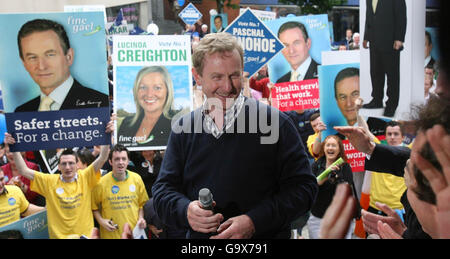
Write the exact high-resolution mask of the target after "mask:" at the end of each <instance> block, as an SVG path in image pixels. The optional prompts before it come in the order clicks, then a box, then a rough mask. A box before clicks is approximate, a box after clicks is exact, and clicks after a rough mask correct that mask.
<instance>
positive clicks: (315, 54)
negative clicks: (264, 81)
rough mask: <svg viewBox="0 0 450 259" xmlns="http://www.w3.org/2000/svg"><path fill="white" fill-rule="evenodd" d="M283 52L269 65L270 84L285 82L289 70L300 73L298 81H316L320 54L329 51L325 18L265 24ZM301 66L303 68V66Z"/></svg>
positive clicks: (293, 18) (304, 18) (291, 19)
mask: <svg viewBox="0 0 450 259" xmlns="http://www.w3.org/2000/svg"><path fill="white" fill-rule="evenodd" d="M265 24H266V25H267V27H268V28H269V29H270V30H271V31H272V32H273V33H274V35H276V36H277V37H278V39H279V40H280V41H281V42H282V43H283V44H284V46H285V48H284V49H283V50H282V51H281V53H279V54H278V55H277V56H276V57H274V58H273V59H272V60H271V61H270V62H269V76H270V81H271V82H272V83H281V82H287V81H289V80H290V77H289V76H288V74H289V73H290V72H291V71H292V70H297V69H299V70H301V68H299V67H300V66H302V64H305V65H306V62H308V66H307V67H305V68H304V69H303V71H304V74H303V75H300V76H299V79H301V80H307V79H317V78H318V74H317V66H318V65H320V64H321V63H322V57H321V52H322V51H329V50H330V49H331V48H330V31H329V29H328V16H327V15H309V16H297V17H283V18H279V19H276V20H272V21H267V22H265ZM305 65H304V66H305Z"/></svg>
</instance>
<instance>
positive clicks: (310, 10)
mask: <svg viewBox="0 0 450 259" xmlns="http://www.w3.org/2000/svg"><path fill="white" fill-rule="evenodd" d="M280 2H281V3H285V4H295V5H297V6H299V7H300V8H301V11H302V14H322V13H328V12H329V11H331V9H332V8H333V6H335V5H342V4H345V3H347V0H280Z"/></svg>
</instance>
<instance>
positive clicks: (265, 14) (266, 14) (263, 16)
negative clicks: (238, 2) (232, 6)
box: [239, 8, 277, 22]
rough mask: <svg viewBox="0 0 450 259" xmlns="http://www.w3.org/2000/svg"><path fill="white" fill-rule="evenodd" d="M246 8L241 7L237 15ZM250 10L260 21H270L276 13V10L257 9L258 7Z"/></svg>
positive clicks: (275, 16) (274, 17)
mask: <svg viewBox="0 0 450 259" xmlns="http://www.w3.org/2000/svg"><path fill="white" fill-rule="evenodd" d="M247 9H248V8H241V9H239V15H242V14H243V13H244V12H245V11H246V10H247ZM252 12H253V14H254V15H255V16H256V17H258V19H259V20H261V21H262V22H266V21H272V20H275V19H276V18H277V13H276V12H271V11H263V10H258V9H252Z"/></svg>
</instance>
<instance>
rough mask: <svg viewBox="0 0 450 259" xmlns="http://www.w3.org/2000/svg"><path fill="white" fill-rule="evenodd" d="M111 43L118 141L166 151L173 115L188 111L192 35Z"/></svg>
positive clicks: (120, 39)
mask: <svg viewBox="0 0 450 259" xmlns="http://www.w3.org/2000/svg"><path fill="white" fill-rule="evenodd" d="M113 44H114V53H113V63H114V82H115V84H114V98H115V100H114V103H115V105H114V111H115V113H116V114H117V121H116V130H115V140H116V143H120V144H123V145H124V146H126V147H127V148H128V149H129V150H150V149H165V146H166V145H167V141H168V138H169V135H170V132H171V122H172V119H174V117H176V116H179V115H181V114H184V113H187V112H190V111H191V109H192V87H191V86H192V72H191V67H192V65H191V62H192V60H191V44H190V38H189V36H186V35H150V36H142V35H136V36H114V37H113Z"/></svg>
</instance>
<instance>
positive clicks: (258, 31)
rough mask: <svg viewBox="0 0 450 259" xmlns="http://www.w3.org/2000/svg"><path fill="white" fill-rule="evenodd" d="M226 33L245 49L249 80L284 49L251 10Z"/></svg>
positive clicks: (235, 21) (244, 13)
mask: <svg viewBox="0 0 450 259" xmlns="http://www.w3.org/2000/svg"><path fill="white" fill-rule="evenodd" d="M225 32H228V33H230V34H231V35H233V36H235V37H236V38H237V39H238V40H239V42H240V43H241V45H242V47H243V48H244V71H245V72H248V73H249V76H248V77H249V78H250V77H252V76H253V75H254V74H255V73H256V72H258V71H259V70H260V69H261V67H263V66H264V65H265V64H266V63H267V62H268V61H269V60H271V59H272V58H273V57H274V56H275V55H276V54H277V53H278V52H280V50H281V49H283V48H284V46H283V44H281V42H280V41H279V40H278V38H277V37H276V36H275V35H273V33H272V32H271V31H270V30H269V29H268V28H267V27H266V26H265V25H264V23H263V22H262V21H261V20H259V18H258V17H257V16H256V15H255V14H254V13H253V10H251V9H250V8H247V9H246V11H245V12H243V13H242V14H241V15H240V16H239V17H238V18H236V19H235V20H234V21H233V22H232V23H231V24H230V25H229V26H228V27H227V28H226V30H225Z"/></svg>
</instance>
